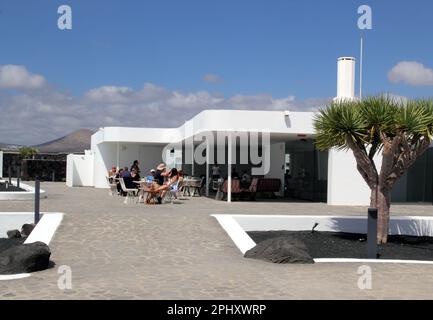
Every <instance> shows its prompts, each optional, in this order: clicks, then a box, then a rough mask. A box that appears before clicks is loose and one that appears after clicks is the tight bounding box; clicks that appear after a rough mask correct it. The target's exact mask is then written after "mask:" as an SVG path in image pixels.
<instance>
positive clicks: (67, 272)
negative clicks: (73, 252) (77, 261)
mask: <svg viewBox="0 0 433 320" xmlns="http://www.w3.org/2000/svg"><path fill="white" fill-rule="evenodd" d="M57 273H58V274H60V277H59V279H58V280H57V287H58V288H59V289H60V290H72V269H71V267H70V266H67V265H62V266H60V267H59V268H58V269H57Z"/></svg>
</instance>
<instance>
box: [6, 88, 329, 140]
mask: <svg viewBox="0 0 433 320" xmlns="http://www.w3.org/2000/svg"><path fill="white" fill-rule="evenodd" d="M21 89H25V88H21ZM328 101H329V99H309V100H302V101H299V100H296V99H295V97H294V96H292V95H289V96H287V97H285V98H274V97H272V95H269V94H258V95H240V94H239V95H234V96H232V97H224V96H223V95H221V94H214V93H210V92H208V91H196V92H181V91H176V90H169V89H167V88H164V87H161V86H157V85H155V84H152V83H145V84H144V85H143V86H142V87H141V88H139V89H132V88H129V87H124V86H102V87H98V88H94V89H91V90H89V91H87V92H86V93H84V94H83V95H81V96H74V95H71V94H67V93H63V92H60V91H58V90H56V89H55V88H54V87H53V86H46V88H45V89H44V90H43V91H38V90H18V92H17V93H11V92H9V91H8V90H0V114H1V115H2V116H1V117H0V142H6V143H15V144H38V143H43V142H45V141H48V140H52V139H55V138H58V137H61V136H62V135H65V134H67V133H69V132H72V131H74V130H77V129H80V128H89V129H97V128H99V127H104V126H131V127H154V128H158V127H177V126H180V125H182V123H183V122H184V121H186V120H188V119H190V118H191V117H193V116H194V115H196V114H197V113H199V112H200V111H202V110H204V109H248V110H298V111H299V110H302V111H310V110H314V109H316V108H319V107H322V106H324V105H325V104H326V103H327V102H328Z"/></svg>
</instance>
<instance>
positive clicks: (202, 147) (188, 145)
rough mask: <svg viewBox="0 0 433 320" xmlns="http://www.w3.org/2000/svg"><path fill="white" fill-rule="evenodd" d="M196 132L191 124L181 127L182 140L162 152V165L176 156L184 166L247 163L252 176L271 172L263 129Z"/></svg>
mask: <svg viewBox="0 0 433 320" xmlns="http://www.w3.org/2000/svg"><path fill="white" fill-rule="evenodd" d="M199 131H200V132H201V133H195V131H194V127H193V125H192V124H191V123H190V122H187V123H185V125H184V126H183V136H184V137H186V138H185V140H183V141H180V142H176V143H170V144H168V145H167V146H165V148H164V149H163V151H162V158H163V161H164V162H165V163H170V162H172V159H170V157H173V156H175V157H176V156H177V160H178V161H179V162H180V163H183V164H198V165H202V164H205V163H207V164H209V165H212V164H215V163H218V164H228V163H230V164H246V165H248V164H249V165H252V168H251V174H252V175H266V174H267V173H269V170H270V158H271V134H270V131H265V130H251V129H249V130H238V131H227V132H223V131H217V132H213V131H212V130H204V129H203V128H200V130H199Z"/></svg>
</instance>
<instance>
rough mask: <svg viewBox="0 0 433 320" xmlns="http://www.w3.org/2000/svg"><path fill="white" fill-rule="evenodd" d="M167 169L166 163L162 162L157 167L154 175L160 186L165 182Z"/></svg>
mask: <svg viewBox="0 0 433 320" xmlns="http://www.w3.org/2000/svg"><path fill="white" fill-rule="evenodd" d="M166 169H167V168H166V166H165V163H160V164H159V165H158V166H157V167H156V171H155V175H154V176H153V177H154V179H155V181H156V182H158V184H159V185H160V186H162V185H163V184H164V177H165V176H167V173H166Z"/></svg>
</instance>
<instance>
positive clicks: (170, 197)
mask: <svg viewBox="0 0 433 320" xmlns="http://www.w3.org/2000/svg"><path fill="white" fill-rule="evenodd" d="M179 193H180V192H179V181H178V182H177V183H175V184H173V185H172V186H171V187H170V190H168V191H167V193H166V194H165V197H164V201H165V202H171V203H172V204H173V202H174V200H177V198H178V197H179Z"/></svg>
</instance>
